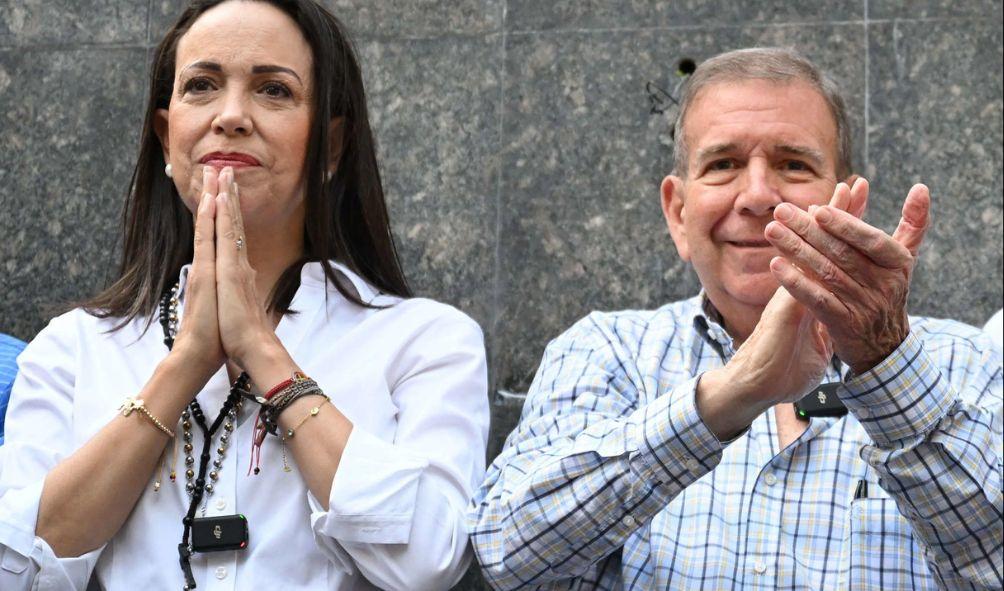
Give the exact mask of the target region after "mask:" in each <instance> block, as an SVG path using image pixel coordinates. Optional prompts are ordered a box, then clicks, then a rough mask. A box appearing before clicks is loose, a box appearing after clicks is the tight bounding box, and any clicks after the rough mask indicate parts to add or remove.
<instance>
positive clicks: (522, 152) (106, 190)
mask: <svg viewBox="0 0 1004 591" xmlns="http://www.w3.org/2000/svg"><path fill="white" fill-rule="evenodd" d="M326 3H327V5H328V6H329V7H330V8H332V9H333V10H334V11H335V13H336V14H338V15H339V16H340V17H341V18H342V19H343V20H344V21H345V22H346V23H347V24H349V26H350V27H351V28H352V29H353V30H354V32H355V35H356V39H357V43H358V47H359V50H360V54H361V57H362V61H363V66H364V69H365V72H366V79H367V85H368V86H367V88H368V92H369V96H370V108H371V111H372V116H373V121H374V125H375V128H376V130H377V135H378V139H379V142H380V157H381V164H382V170H383V178H384V179H385V180H386V183H387V190H388V194H389V200H390V206H391V210H392V217H393V220H394V227H395V230H396V232H397V234H398V237H399V240H400V244H401V246H402V250H403V256H404V262H405V267H406V271H407V272H408V274H409V276H410V277H411V279H412V281H413V283H414V285H415V286H416V287H417V288H418V291H419V292H420V293H422V294H424V295H429V296H431V297H434V298H438V299H441V300H445V301H448V302H450V303H453V304H455V305H457V306H459V307H460V308H461V309H463V310H465V311H467V312H468V313H469V314H471V315H472V316H473V317H475V318H476V319H477V320H478V321H479V322H480V323H481V325H482V326H483V327H484V329H485V333H486V337H487V340H488V346H489V354H490V356H491V369H492V381H493V391H494V390H511V391H517V392H518V391H521V390H524V389H525V388H526V386H527V385H528V383H529V381H530V380H531V378H532V376H533V373H534V370H535V369H536V364H537V362H538V361H539V359H540V355H541V352H542V351H543V348H544V345H545V344H546V342H547V341H548V339H550V338H552V337H553V336H555V335H557V334H558V333H560V332H561V331H562V330H563V329H564V328H566V327H567V326H569V325H570V324H571V323H572V322H574V321H575V320H576V319H578V318H579V317H581V316H583V315H584V314H586V313H587V312H588V311H590V310H593V309H617V308H634V307H640V308H650V307H655V306H658V305H659V304H661V303H663V302H666V301H669V300H673V299H677V298H681V297H685V296H689V295H691V294H693V293H695V292H696V290H697V288H698V284H697V281H696V278H695V277H694V275H693V274H692V272H690V271H689V270H688V269H687V268H686V267H685V266H684V265H682V264H681V263H680V262H679V261H678V259H677V257H676V253H675V250H674V248H673V246H672V243H671V242H670V240H669V238H668V236H667V232H666V231H665V227H664V226H663V222H662V218H661V214H660V211H659V204H658V184H659V181H660V180H661V179H662V177H663V176H664V174H665V173H666V172H667V171H668V169H669V163H670V161H671V158H672V144H671V142H670V141H669V137H668V134H667V131H666V128H667V121H668V118H669V117H670V115H671V112H666V113H662V114H659V113H654V114H653V113H652V112H651V109H650V106H651V105H650V100H649V97H648V93H647V92H646V83H648V82H652V83H653V84H655V85H657V86H659V87H661V88H663V89H667V90H669V91H672V90H673V89H674V88H675V85H676V81H677V78H676V77H675V75H674V71H675V69H676V65H677V64H678V63H679V61H680V60H681V59H683V58H691V59H694V60H696V61H698V62H699V61H700V60H702V59H704V58H706V57H708V56H711V55H714V54H715V53H718V52H721V51H724V50H728V49H733V48H738V47H744V46H750V45H757V44H761V45H793V46H795V47H797V48H798V49H800V50H802V51H803V52H805V53H806V54H807V55H809V56H810V57H811V58H812V59H814V60H816V61H817V62H818V63H820V64H822V65H823V66H825V67H826V68H827V69H828V70H829V71H830V72H831V73H833V74H834V75H835V76H836V78H837V79H838V80H839V81H841V82H842V83H843V86H844V90H845V92H846V94H847V97H848V99H849V105H850V108H851V111H852V123H853V128H854V137H855V140H856V142H857V145H856V150H855V159H856V164H857V166H858V168H859V170H860V171H862V172H863V173H864V174H865V175H866V176H868V178H869V179H870V180H871V181H872V187H873V201H872V203H873V206H872V209H871V212H870V219H871V220H872V221H873V222H875V223H877V224H879V225H880V226H882V227H884V228H887V229H888V228H891V227H892V225H893V224H894V223H895V221H896V219H897V218H898V207H899V205H900V204H901V202H902V198H903V196H904V195H905V192H906V190H907V189H908V188H909V186H910V185H911V184H912V183H913V182H917V181H923V182H926V183H928V184H929V185H930V187H931V189H932V192H933V195H934V207H935V214H934V215H935V223H934V227H933V228H932V230H931V232H930V233H929V236H928V240H927V244H926V246H925V248H924V250H923V257H922V260H921V264H920V267H919V269H918V271H917V273H916V279H915V283H914V292H913V299H912V310H913V311H914V312H915V313H921V314H928V315H936V316H947V317H953V318H958V319H961V320H964V321H967V322H971V323H976V324H980V323H982V322H983V321H984V320H985V319H986V318H987V317H989V316H990V314H991V313H992V312H993V311H994V310H996V309H997V308H999V307H1000V306H1001V302H1002V275H1004V272H1002V238H1001V234H1002V220H1004V218H1002V189H1004V188H1002V139H1004V137H1002V75H1001V70H1002V26H1001V16H1002V10H1001V2H1000V1H996V2H994V1H986V0H950V1H949V0H923V1H919V0H917V1H907V0H815V1H805V0H803V1H799V2H782V1H780V0H766V1H754V0H732V1H723V0H683V1H673V2H669V1H663V2H657V1H654V0H630V1H627V0H625V1H619V2H618V1H613V0H556V1H548V2H541V1H538V0H327V2H326ZM182 5H183V2H182V1H181V0H129V1H126V0H0V200H2V201H0V234H2V236H3V240H2V241H0V277H2V289H0V331H4V332H8V333H13V334H14V335H16V336H19V337H21V338H23V339H30V338H31V337H32V335H33V334H34V333H35V332H36V331H38V330H39V329H40V328H41V327H42V326H43V325H44V323H45V321H46V320H47V318H48V316H49V312H48V311H47V309H48V308H47V307H48V306H51V305H53V304H57V305H58V304H59V303H61V302H66V301H68V300H72V299H75V298H80V297H83V296H85V295H86V294H89V293H92V292H93V291H94V290H95V289H96V288H97V287H98V286H100V285H102V284H103V283H104V282H105V281H106V280H107V278H108V274H109V269H111V268H112V266H113V265H114V260H115V256H116V249H117V244H116V234H117V222H118V214H119V211H120V203H121V198H122V195H123V191H124V189H125V186H126V182H127V181H128V178H129V172H130V170H131V166H132V160H133V158H134V155H135V147H136V143H137V139H138V132H139V125H140V117H141V114H142V108H143V100H144V98H143V97H144V93H145V83H146V82H145V73H146V70H147V67H148V59H149V55H150V48H151V46H153V45H154V44H155V43H156V41H157V40H158V39H159V37H160V35H161V34H162V33H163V31H164V30H165V28H166V27H167V26H168V25H169V24H170V22H171V21H172V19H173V18H174V17H175V16H176V15H177V14H178V12H179V10H180V7H181V6H182ZM518 408H519V403H518V400H512V399H507V398H505V397H498V396H493V413H494V419H495V424H494V427H493V437H492V446H491V454H492V455H494V454H495V453H496V452H497V450H498V449H499V447H500V445H501V442H502V440H503V438H504V436H505V434H506V433H507V432H508V431H509V429H510V428H511V427H512V425H513V424H514V422H515V420H516V416H517V413H518ZM482 586H483V583H481V582H479V581H478V580H477V577H476V576H474V575H472V576H470V577H468V579H465V582H464V583H463V584H462V585H461V588H464V589H480V588H482Z"/></svg>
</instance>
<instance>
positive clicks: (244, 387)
mask: <svg viewBox="0 0 1004 591" xmlns="http://www.w3.org/2000/svg"><path fill="white" fill-rule="evenodd" d="M172 297H175V296H174V294H172V290H168V291H166V292H165V293H164V295H163V296H162V297H161V300H160V325H161V327H162V328H163V329H164V344H165V345H167V349H168V350H169V351H170V350H171V348H172V347H174V335H172V334H171V329H170V327H171V320H172V318H171V314H172V313H173V311H172V310H171V299H172ZM173 320H175V321H177V318H174V319H173ZM250 384H251V377H250V376H248V374H247V372H241V375H240V376H238V377H237V380H236V381H235V382H234V383H233V385H232V386H231V387H230V394H229V395H228V396H227V399H226V400H225V401H224V402H223V408H222V409H220V414H218V415H217V416H216V420H214V421H213V424H212V426H210V427H207V426H206V416H205V414H203V412H202V407H201V406H200V405H199V402H198V400H195V399H194V398H193V399H192V401H191V402H190V403H189V405H188V408H189V410H190V411H191V414H192V418H193V419H195V424H196V425H198V426H199V429H201V430H202V433H203V438H202V454H201V455H200V456H199V471H198V475H197V477H196V479H195V490H193V491H192V500H191V502H190V503H189V505H188V511H187V512H186V513H185V517H184V518H183V519H182V520H181V522H182V524H183V525H184V533H183V534H182V536H181V543H180V544H178V559H179V562H180V563H181V571H182V573H183V574H184V575H185V589H186V590H189V589H195V588H196V586H197V585H196V584H195V577H193V576H192V561H191V557H192V547H191V544H190V543H189V538H190V537H191V534H192V522H193V521H194V520H195V512H196V511H197V510H198V508H199V504H200V503H201V502H202V497H203V495H204V494H205V491H206V472H207V471H208V470H209V460H210V457H211V451H212V444H213V435H214V434H215V433H216V432H217V431H218V430H219V428H220V425H222V424H223V420H224V419H225V418H226V417H227V414H228V413H229V412H230V411H231V410H232V409H233V408H234V406H236V404H237V401H238V400H240V397H241V396H242V395H243V394H245V393H247V392H250Z"/></svg>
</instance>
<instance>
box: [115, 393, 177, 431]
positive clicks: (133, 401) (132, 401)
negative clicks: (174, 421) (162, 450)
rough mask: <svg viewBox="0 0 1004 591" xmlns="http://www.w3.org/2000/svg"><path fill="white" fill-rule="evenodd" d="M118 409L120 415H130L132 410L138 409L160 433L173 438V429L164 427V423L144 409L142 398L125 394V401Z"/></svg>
mask: <svg viewBox="0 0 1004 591" xmlns="http://www.w3.org/2000/svg"><path fill="white" fill-rule="evenodd" d="M119 410H120V411H121V412H122V416H124V417H127V416H129V415H131V414H132V411H134V410H138V411H139V412H141V413H143V414H145V415H146V417H147V418H148V419H150V421H151V422H152V423H153V424H154V425H155V426H156V427H157V428H158V429H160V430H161V432H162V433H164V435H167V436H168V437H170V438H171V439H174V431H172V430H170V429H168V428H167V427H165V426H164V423H161V422H160V421H158V420H157V417H155V416H153V415H152V414H151V413H150V411H149V410H147V409H146V406H145V405H144V403H143V399H142V398H133V397H132V396H126V399H125V402H123V403H122V406H120V407H119Z"/></svg>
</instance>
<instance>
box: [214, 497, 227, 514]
mask: <svg viewBox="0 0 1004 591" xmlns="http://www.w3.org/2000/svg"><path fill="white" fill-rule="evenodd" d="M216 508H217V509H218V510H220V511H222V510H224V509H226V508H227V500H226V499H216Z"/></svg>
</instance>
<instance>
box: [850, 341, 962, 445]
mask: <svg viewBox="0 0 1004 591" xmlns="http://www.w3.org/2000/svg"><path fill="white" fill-rule="evenodd" d="M842 390H843V391H842V392H839V395H840V398H841V400H842V401H843V403H844V404H845V405H846V406H847V410H848V411H850V412H851V413H852V414H853V415H854V416H855V417H857V419H858V422H860V423H861V426H862V427H864V429H865V431H866V432H867V433H868V435H869V436H870V437H871V439H872V441H874V442H875V444H876V445H878V446H879V447H892V446H894V445H895V444H896V442H899V441H904V440H907V439H911V438H915V437H918V436H922V435H924V434H926V433H927V432H929V431H930V430H931V429H933V428H934V427H935V426H936V425H937V424H938V422H939V421H940V420H941V419H942V418H943V417H944V416H945V414H946V413H947V412H948V409H949V408H950V407H951V405H952V401H953V397H952V390H951V388H950V387H949V385H948V383H947V382H946V381H945V379H944V378H943V377H942V375H941V372H940V371H939V370H938V368H937V367H936V366H935V365H934V364H933V363H932V362H931V359H930V357H928V355H927V353H926V352H925V351H924V346H923V342H922V341H921V339H920V338H919V337H917V336H916V335H915V334H914V333H913V332H910V333H909V334H908V335H907V336H906V339H904V340H903V342H902V343H900V345H899V347H897V348H896V350H895V351H893V352H892V353H891V354H890V355H889V356H888V357H886V358H885V359H884V360H882V362H881V363H879V364H878V365H876V366H875V367H873V368H872V369H870V370H868V371H866V372H865V373H863V374H860V375H857V376H854V377H852V378H850V379H848V380H847V381H846V382H845V384H844V388H842Z"/></svg>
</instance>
